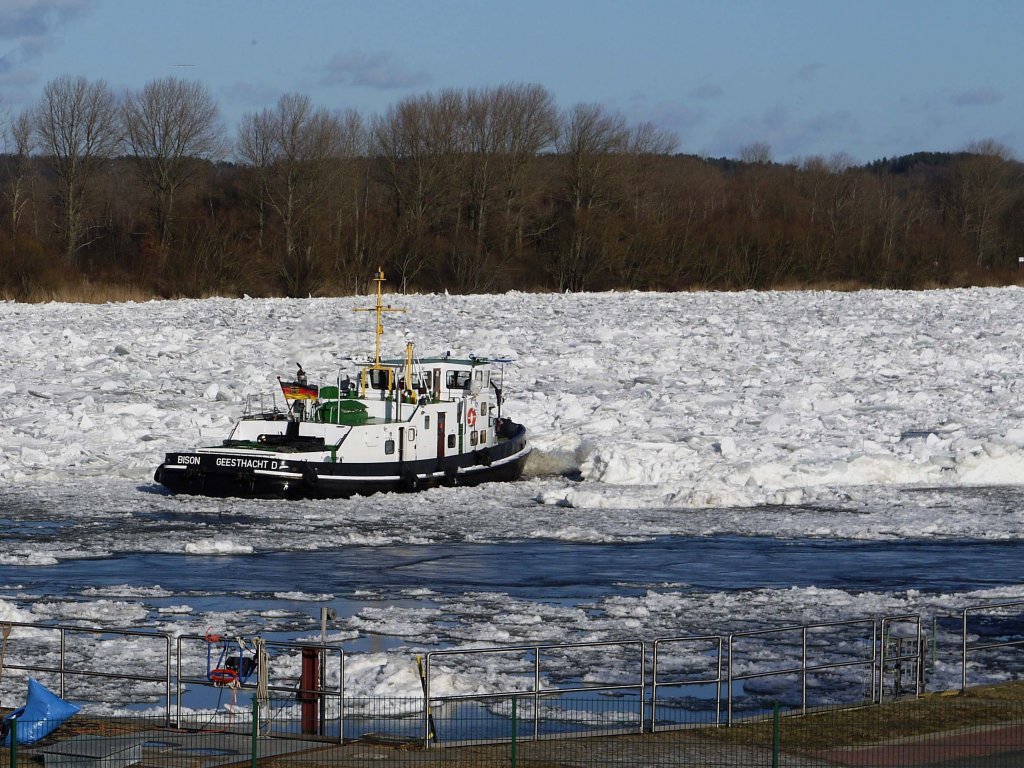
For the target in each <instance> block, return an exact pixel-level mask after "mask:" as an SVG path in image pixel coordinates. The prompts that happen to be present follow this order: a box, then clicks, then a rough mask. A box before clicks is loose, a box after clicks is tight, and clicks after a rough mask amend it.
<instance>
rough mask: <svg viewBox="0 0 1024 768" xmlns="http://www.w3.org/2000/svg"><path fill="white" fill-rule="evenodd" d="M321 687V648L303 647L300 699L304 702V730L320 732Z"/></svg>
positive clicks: (304, 731)
mask: <svg viewBox="0 0 1024 768" xmlns="http://www.w3.org/2000/svg"><path fill="white" fill-rule="evenodd" d="M319 688H320V650H319V649H318V648H303V649H302V676H301V677H300V678H299V701H300V702H301V703H302V707H301V709H302V732H303V733H318V732H319V728H318V727H317V726H318V722H317V721H318V719H319V718H318V717H317V715H318V712H317V709H318V707H317V703H318V701H319V697H318V696H317V694H316V691H318V690H319Z"/></svg>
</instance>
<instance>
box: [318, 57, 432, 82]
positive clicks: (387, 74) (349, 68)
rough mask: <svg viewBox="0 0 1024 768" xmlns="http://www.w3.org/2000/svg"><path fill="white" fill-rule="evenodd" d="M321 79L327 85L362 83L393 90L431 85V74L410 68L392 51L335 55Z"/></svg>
mask: <svg viewBox="0 0 1024 768" xmlns="http://www.w3.org/2000/svg"><path fill="white" fill-rule="evenodd" d="M321 82H322V83H323V84H325V85H358V86H365V87H367V88H379V89H382V90H389V89H393V88H411V87H414V86H419V85H427V84H429V82H430V76H429V75H427V74H426V73H425V72H422V71H419V72H414V71H412V70H410V69H409V68H408V67H406V66H405V65H403V64H402V63H400V62H397V61H395V60H394V59H393V58H392V56H391V54H389V53H365V52H363V51H352V52H351V53H338V54H335V56H334V57H333V58H332V59H331V60H330V61H329V62H327V67H326V73H325V74H324V77H323V79H322V81H321Z"/></svg>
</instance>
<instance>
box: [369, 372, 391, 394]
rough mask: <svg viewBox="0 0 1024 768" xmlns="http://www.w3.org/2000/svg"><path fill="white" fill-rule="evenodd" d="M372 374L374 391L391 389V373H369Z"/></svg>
mask: <svg viewBox="0 0 1024 768" xmlns="http://www.w3.org/2000/svg"><path fill="white" fill-rule="evenodd" d="M368 373H369V374H370V387H371V388H372V389H383V390H387V389H390V388H391V371H389V370H380V369H376V368H375V369H372V370H370V371H368Z"/></svg>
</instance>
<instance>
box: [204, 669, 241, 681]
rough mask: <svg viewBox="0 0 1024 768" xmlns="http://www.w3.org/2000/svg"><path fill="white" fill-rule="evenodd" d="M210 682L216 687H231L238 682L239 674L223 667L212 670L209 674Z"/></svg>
mask: <svg viewBox="0 0 1024 768" xmlns="http://www.w3.org/2000/svg"><path fill="white" fill-rule="evenodd" d="M209 678H210V682H211V683H213V684H214V685H231V684H232V683H234V682H236V681H237V680H238V673H237V672H236V671H235V670H233V669H228V668H227V667H221V668H219V669H211V670H210V674H209Z"/></svg>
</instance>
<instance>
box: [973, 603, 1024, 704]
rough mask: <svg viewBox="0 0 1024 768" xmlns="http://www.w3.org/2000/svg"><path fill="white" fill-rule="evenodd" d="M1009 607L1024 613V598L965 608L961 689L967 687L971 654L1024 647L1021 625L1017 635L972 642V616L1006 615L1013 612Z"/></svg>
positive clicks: (1001, 635) (1002, 635)
mask: <svg viewBox="0 0 1024 768" xmlns="http://www.w3.org/2000/svg"><path fill="white" fill-rule="evenodd" d="M1007 609H1016V613H1018V614H1020V613H1024V600H1013V601H1009V602H1005V603H987V604H982V605H971V606H968V607H967V608H964V611H963V619H962V628H961V641H962V642H961V648H962V651H961V670H962V672H961V677H960V689H961V690H966V689H967V670H968V662H969V656H970V655H972V654H975V655H977V654H980V653H981V652H982V651H991V650H995V649H997V648H1024V629H1022V628H1021V627H1020V626H1019V625H1018V627H1017V630H1018V632H1017V634H1016V635H1015V636H1010V637H1007V635H1006V634H1004V633H1000V634H999V635H996V636H998V637H1000V638H1001V639H999V640H982V639H980V638H979V639H978V640H977V641H975V642H973V643H972V642H970V641H969V638H970V634H969V632H968V630H969V627H968V620H969V618H970V617H972V616H975V617H976V616H979V615H983V614H989V615H991V614H992V613H993V612H996V613H1001V614H1003V615H1006V614H1007V613H1013V612H1011V611H1008V610H1007Z"/></svg>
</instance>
